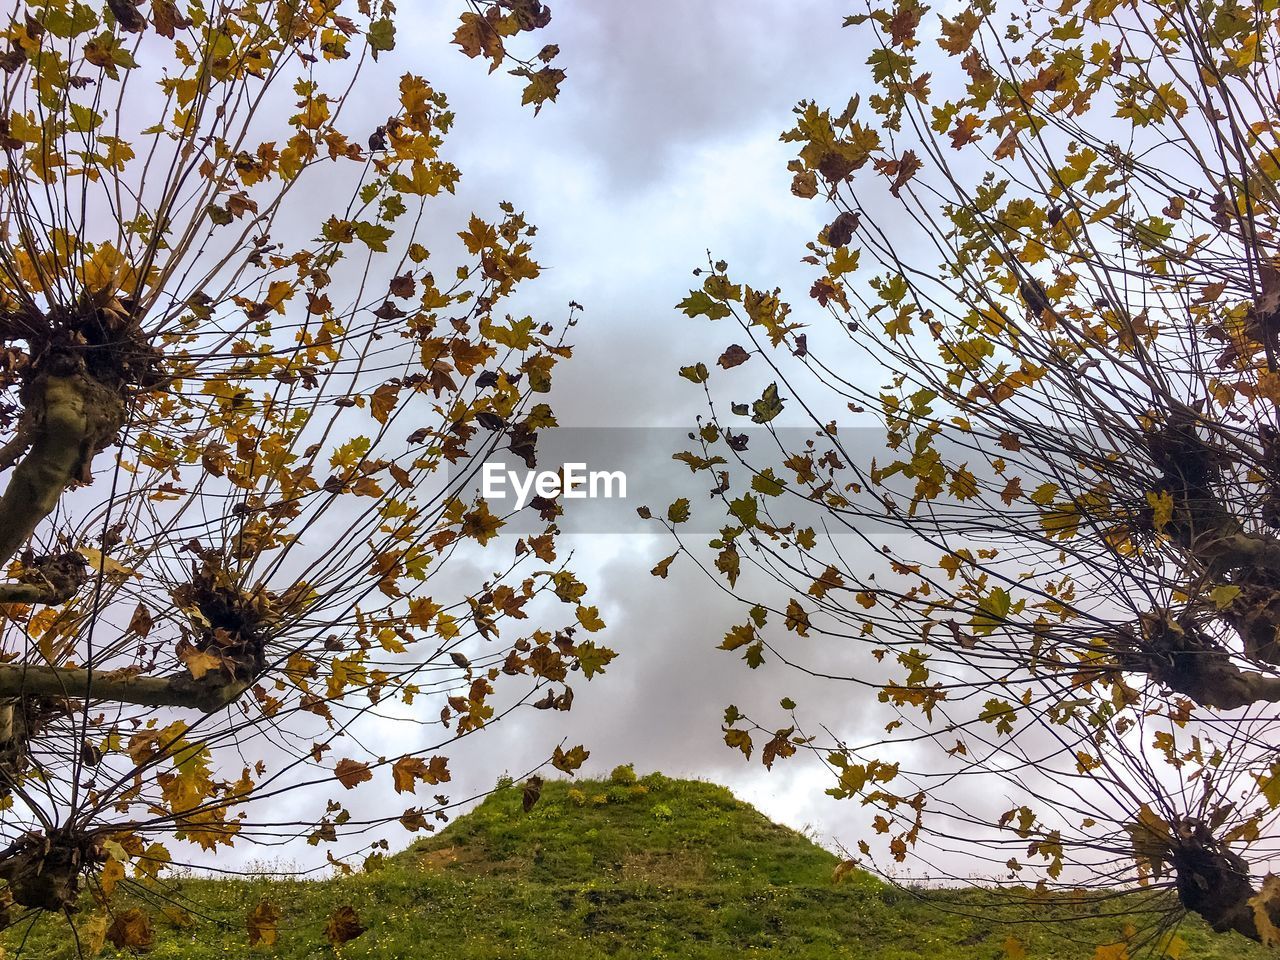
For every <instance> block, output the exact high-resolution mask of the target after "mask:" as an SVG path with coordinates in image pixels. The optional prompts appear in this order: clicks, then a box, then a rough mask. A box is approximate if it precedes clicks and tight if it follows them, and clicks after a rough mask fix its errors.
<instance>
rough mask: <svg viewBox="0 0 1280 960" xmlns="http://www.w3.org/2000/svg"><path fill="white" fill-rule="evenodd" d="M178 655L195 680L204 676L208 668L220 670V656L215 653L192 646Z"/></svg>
mask: <svg viewBox="0 0 1280 960" xmlns="http://www.w3.org/2000/svg"><path fill="white" fill-rule="evenodd" d="M180 657H181V659H182V662H183V663H184V664H185V665H186V667H187V669H188V670H190V671H191V676H192V677H194V678H195V679H196V680H199V679H201V678H202V677H204V675H205V674H206V673H208V672H209V671H210V670H220V669H221V668H222V658H221V657H219V656H218V655H217V654H215V653H209V651H207V650H196V649H195V648H192V649H191V652H190V653H184V654H180Z"/></svg>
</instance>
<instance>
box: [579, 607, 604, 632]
mask: <svg viewBox="0 0 1280 960" xmlns="http://www.w3.org/2000/svg"><path fill="white" fill-rule="evenodd" d="M578 622H579V623H580V624H582V628H583V629H584V630H586V631H588V632H589V633H595V632H596V631H597V630H603V629H604V621H603V620H601V619H600V611H599V610H598V609H597V608H595V607H578Z"/></svg>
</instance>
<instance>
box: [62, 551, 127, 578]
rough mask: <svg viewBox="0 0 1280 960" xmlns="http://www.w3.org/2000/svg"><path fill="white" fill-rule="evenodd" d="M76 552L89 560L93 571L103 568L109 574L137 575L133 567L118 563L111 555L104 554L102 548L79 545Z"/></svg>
mask: <svg viewBox="0 0 1280 960" xmlns="http://www.w3.org/2000/svg"><path fill="white" fill-rule="evenodd" d="M76 553H78V554H80V556H82V557H84V558H85V559H86V560H88V561H89V569H90V570H91V571H93V572H97V571H98V570H101V571H102V572H103V573H105V574H107V575H112V574H119V575H120V576H123V577H136V576H137V575H138V573H137V571H136V570H134V569H133V568H132V567H126V566H125V565H124V564H123V563H118V562H116V561H115V560H112V559H111V558H110V557H108V556H106V555H104V554H103V553H102V551H101V550H96V549H94V548H93V547H78V548H77V549H76Z"/></svg>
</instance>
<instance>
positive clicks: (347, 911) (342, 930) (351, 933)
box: [324, 906, 366, 947]
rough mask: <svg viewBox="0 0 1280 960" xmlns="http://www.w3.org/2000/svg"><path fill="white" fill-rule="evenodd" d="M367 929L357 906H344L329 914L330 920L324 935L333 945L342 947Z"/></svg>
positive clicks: (325, 926)
mask: <svg viewBox="0 0 1280 960" xmlns="http://www.w3.org/2000/svg"><path fill="white" fill-rule="evenodd" d="M365 929H366V927H365V925H364V924H363V923H361V922H360V917H359V915H358V914H357V913H356V911H355V908H354V907H350V906H343V907H338V909H336V910H335V911H333V913H332V914H330V915H329V920H328V922H327V923H325V925H324V936H325V939H326V940H328V941H329V943H331V944H332V945H333V946H335V947H340V946H342V945H343V944H344V943H350V942H351V941H352V940H354V939H355V938H356V937H358V936H360V934H362V933H364V932H365Z"/></svg>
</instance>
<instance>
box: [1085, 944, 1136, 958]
mask: <svg viewBox="0 0 1280 960" xmlns="http://www.w3.org/2000/svg"><path fill="white" fill-rule="evenodd" d="M1093 960H1129V945H1128V944H1127V943H1104V944H1102V945H1101V946H1099V947H1098V948H1097V949H1096V950H1094V951H1093Z"/></svg>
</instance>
